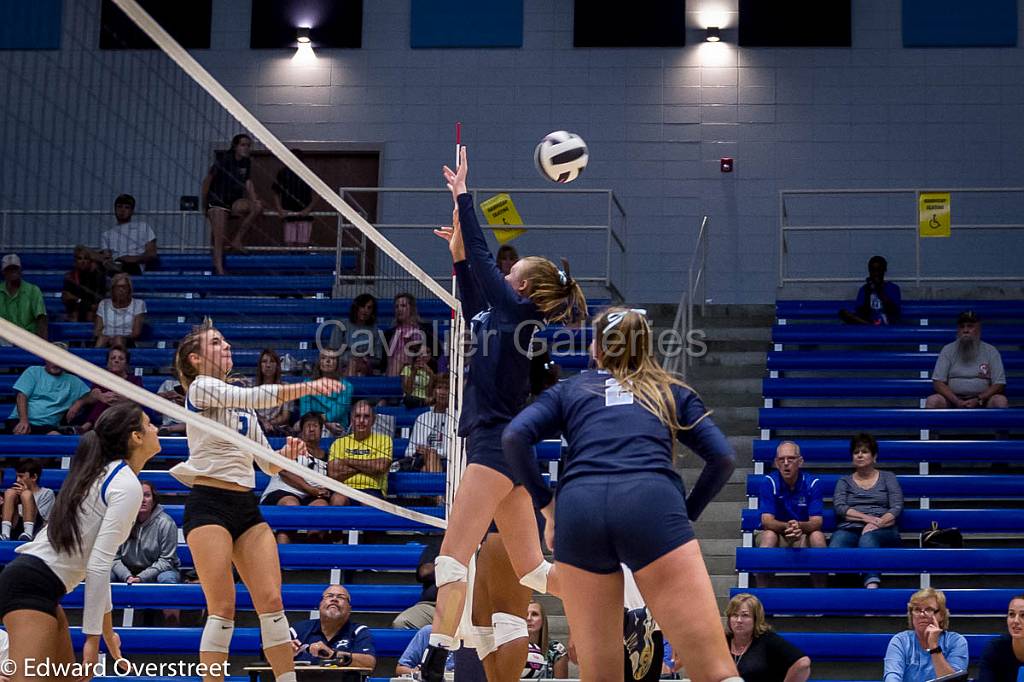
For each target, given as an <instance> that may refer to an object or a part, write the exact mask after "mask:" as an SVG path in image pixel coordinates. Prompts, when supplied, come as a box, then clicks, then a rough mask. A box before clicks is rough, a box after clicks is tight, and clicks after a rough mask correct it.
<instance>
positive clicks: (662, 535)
mask: <svg viewBox="0 0 1024 682" xmlns="http://www.w3.org/2000/svg"><path fill="white" fill-rule="evenodd" d="M644 315H645V314H644V311H639V310H628V309H626V308H610V309H608V310H606V311H605V312H604V313H602V314H601V315H600V316H599V317H598V318H597V320H596V321H595V322H594V341H593V343H592V344H591V354H592V355H593V356H594V359H595V360H596V362H597V366H598V367H599V368H600V369H599V370H598V371H587V372H583V373H581V374H579V375H577V376H575V377H573V378H571V379H569V380H567V381H564V382H562V383H560V384H558V385H557V386H554V387H552V388H550V389H548V390H547V391H546V392H544V393H542V394H541V395H540V396H539V397H538V398H537V400H536V401H534V402H533V403H532V404H531V405H530V406H529V407H527V408H526V409H524V410H523V411H522V412H521V413H520V414H519V415H518V416H517V417H516V418H515V419H513V420H512V422H511V423H510V424H509V425H508V427H507V428H506V429H505V433H504V436H503V438H502V445H503V448H504V451H505V456H506V458H507V459H508V462H509V466H510V467H511V468H512V470H513V471H514V472H515V474H516V475H517V476H518V477H519V478H520V480H522V481H523V483H524V485H525V486H526V487H527V489H528V490H529V491H530V494H531V495H532V496H533V498H534V502H535V503H536V504H537V506H538V507H540V508H541V511H542V513H543V514H544V516H545V518H546V520H547V524H546V528H545V535H546V537H547V539H548V544H549V545H551V544H552V540H553V541H554V551H555V566H556V567H557V569H558V575H559V578H558V579H559V584H560V585H561V591H562V594H561V596H562V601H563V602H564V603H565V612H566V615H567V616H568V618H569V629H570V631H571V632H572V635H573V641H574V642H575V645H576V651H577V653H578V656H579V666H580V676H581V678H582V679H584V680H587V681H588V682H594V681H603V680H618V681H620V680H622V619H621V616H622V603H623V577H622V571H621V568H620V564H625V565H626V566H627V567H629V569H630V570H631V571H632V572H633V574H634V577H635V578H636V583H637V585H638V586H639V588H640V592H641V593H642V594H643V596H644V599H645V601H646V602H647V605H648V607H649V608H650V610H651V613H652V614H653V615H654V618H655V620H656V621H657V622H658V624H659V625H660V626H661V629H662V631H663V632H664V634H665V638H666V639H667V640H669V641H671V642H674V643H677V644H679V651H678V654H679V656H680V658H681V659H682V661H683V664H684V665H685V666H686V672H687V675H688V676H689V677H690V678H691V679H693V680H694V681H695V682H722V681H723V680H730V679H731V678H737V677H738V673H737V671H736V666H735V664H734V663H733V661H732V658H731V657H730V656H729V650H728V647H727V645H726V641H725V634H724V633H723V631H722V626H721V622H720V621H719V616H718V608H717V605H716V603H715V595H714V591H713V589H712V587H711V579H710V578H709V577H708V572H707V568H706V567H705V565H704V561H703V558H702V557H701V553H700V547H699V545H698V543H697V542H696V540H695V538H694V533H693V529H692V527H691V525H690V521H691V520H695V519H696V518H697V517H698V516H699V515H700V513H701V511H702V510H703V509H704V508H705V507H706V506H707V504H708V503H709V502H710V501H711V500H712V499H713V498H714V496H715V495H716V494H717V493H718V491H719V490H721V489H722V487H723V486H724V485H725V483H726V482H727V481H728V480H729V476H730V475H731V474H732V471H733V469H734V468H735V461H734V460H735V456H734V454H733V452H732V448H731V447H730V446H729V443H728V441H726V439H725V436H724V435H723V434H722V432H721V431H719V430H718V427H716V426H715V425H714V423H713V422H712V421H711V418H710V417H709V414H710V413H709V412H708V411H707V410H706V409H705V407H704V403H703V402H701V399H700V397H699V396H698V395H697V394H696V393H694V392H693V390H691V389H690V388H689V387H688V386H687V385H686V384H684V383H683V382H682V381H680V380H679V379H676V378H675V377H673V376H672V375H670V374H668V373H667V372H665V371H664V370H663V369H661V367H659V366H658V364H657V363H656V361H655V359H654V355H653V352H652V348H653V340H652V335H651V329H650V326H649V325H648V323H647V319H646V317H645V316H644ZM557 433H562V434H563V435H564V437H565V439H566V441H567V442H568V451H567V454H566V455H565V459H564V462H565V466H564V470H563V473H562V475H561V478H560V480H559V485H558V499H557V505H556V504H555V501H554V498H553V496H552V493H551V490H550V488H549V487H548V486H547V484H546V483H545V482H544V479H543V478H542V477H541V474H540V469H539V468H538V466H537V462H536V460H535V459H534V455H533V450H532V448H533V446H534V445H535V444H536V443H539V442H540V441H542V440H544V439H545V438H550V437H552V436H554V435H555V434H557ZM673 436H675V438H677V439H678V440H679V441H680V442H682V443H683V444H684V445H686V446H687V447H689V448H690V449H692V450H693V451H694V452H696V453H697V454H698V455H699V456H700V457H701V458H703V459H704V460H705V462H706V465H705V467H704V470H703V471H702V472H701V475H700V478H699V479H698V480H697V484H696V485H695V486H694V487H693V490H692V491H691V492H690V494H689V495H688V496H687V495H685V492H684V489H683V482H682V479H681V478H680V477H679V474H678V473H676V471H675V469H674V467H673V466H672V449H673Z"/></svg>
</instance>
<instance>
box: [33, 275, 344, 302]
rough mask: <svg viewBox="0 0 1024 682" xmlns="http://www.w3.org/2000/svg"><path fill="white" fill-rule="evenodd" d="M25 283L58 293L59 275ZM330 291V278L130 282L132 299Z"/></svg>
mask: <svg viewBox="0 0 1024 682" xmlns="http://www.w3.org/2000/svg"><path fill="white" fill-rule="evenodd" d="M25 281H27V282H31V283H32V284H35V285H36V286H37V287H39V288H40V289H42V290H43V291H60V290H61V287H62V286H63V285H64V275H63V274H38V273H29V272H26V273H25ZM333 287H334V276H333V275H329V274H328V275H274V276H273V277H267V276H266V275H265V274H264V275H156V274H146V275H142V276H140V277H133V278H132V291H133V292H134V295H135V296H138V297H139V298H145V297H146V296H147V295H148V294H170V293H180V294H200V295H209V294H245V295H248V296H251V295H254V294H258V295H273V296H280V295H306V296H312V295H315V294H322V295H325V296H330V294H331V289H332V288H333Z"/></svg>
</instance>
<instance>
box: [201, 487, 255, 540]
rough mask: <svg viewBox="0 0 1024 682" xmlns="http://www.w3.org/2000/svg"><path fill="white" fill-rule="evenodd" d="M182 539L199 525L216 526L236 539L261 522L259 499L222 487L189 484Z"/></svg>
mask: <svg viewBox="0 0 1024 682" xmlns="http://www.w3.org/2000/svg"><path fill="white" fill-rule="evenodd" d="M184 521H185V522H184V523H183V524H182V527H183V529H184V531H185V538H186V539H187V538H188V534H189V533H191V532H192V531H193V530H195V529H196V528H199V527H200V526H220V527H221V528H226V529H227V531H228V532H229V533H231V539H232V540H237V539H238V538H240V537H241V536H242V533H244V532H245V531H247V530H249V529H250V528H252V527H253V526H258V525H259V524H261V523H264V521H263V514H261V513H260V505H259V500H258V499H257V498H256V496H255V495H253V494H252V493H251V492H249V491H246V492H244V493H243V492H240V491H237V490H224V489H223V488H214V487H213V486H208V485H196V486H192V492H190V493H189V494H188V498H187V499H186V500H185V519H184Z"/></svg>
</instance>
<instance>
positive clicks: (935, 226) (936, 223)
mask: <svg viewBox="0 0 1024 682" xmlns="http://www.w3.org/2000/svg"><path fill="white" fill-rule="evenodd" d="M936 215H937V214H935V213H932V219H931V220H929V221H928V227H930V228H932V229H933V230H937V229H939V228H940V227H942V225H941V224H940V223H939V219H938V218H936V217H935V216H936Z"/></svg>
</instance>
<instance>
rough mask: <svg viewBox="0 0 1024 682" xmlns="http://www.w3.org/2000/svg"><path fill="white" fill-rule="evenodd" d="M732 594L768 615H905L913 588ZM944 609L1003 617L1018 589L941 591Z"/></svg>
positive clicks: (793, 589) (735, 590)
mask: <svg viewBox="0 0 1024 682" xmlns="http://www.w3.org/2000/svg"><path fill="white" fill-rule="evenodd" d="M730 592H731V595H732V596H735V595H737V594H739V593H741V592H748V593H750V594H753V595H754V596H755V597H757V598H758V599H760V600H761V603H762V604H763V605H764V609H765V612H766V613H767V614H769V615H780V616H782V615H785V616H802V615H822V616H904V615H906V613H907V602H909V601H910V597H911V595H913V594H914V592H916V590H912V589H884V590H863V589H861V588H799V587H787V588H781V587H769V588H751V589H743V588H739V587H734V588H733V589H732V590H731V591H730ZM943 592H944V593H945V595H946V607H947V608H948V609H949V610H950V612H952V613H955V614H956V615H957V616H980V615H985V616H1003V615H1005V614H1006V605H1007V604H1009V603H1010V599H1011V598H1012V597H1015V596H1017V595H1018V594H1020V590H1017V589H998V588H995V589H980V590H978V589H959V590H958V589H953V590H943Z"/></svg>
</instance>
